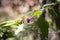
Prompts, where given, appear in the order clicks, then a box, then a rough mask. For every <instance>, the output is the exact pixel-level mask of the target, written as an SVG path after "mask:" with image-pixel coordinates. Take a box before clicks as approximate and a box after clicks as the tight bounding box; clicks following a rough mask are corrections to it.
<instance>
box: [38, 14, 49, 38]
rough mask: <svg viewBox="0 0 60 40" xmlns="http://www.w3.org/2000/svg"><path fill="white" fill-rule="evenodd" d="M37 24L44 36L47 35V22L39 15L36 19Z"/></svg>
mask: <svg viewBox="0 0 60 40" xmlns="http://www.w3.org/2000/svg"><path fill="white" fill-rule="evenodd" d="M37 26H39V28H40V31H41V32H42V34H43V36H44V37H48V28H49V24H48V22H47V21H46V20H45V19H44V17H43V16H42V15H41V16H40V17H39V18H38V20H37Z"/></svg>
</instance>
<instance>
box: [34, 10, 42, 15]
mask: <svg viewBox="0 0 60 40" xmlns="http://www.w3.org/2000/svg"><path fill="white" fill-rule="evenodd" d="M41 14H42V13H41V11H40V10H35V11H34V12H33V16H37V15H41Z"/></svg>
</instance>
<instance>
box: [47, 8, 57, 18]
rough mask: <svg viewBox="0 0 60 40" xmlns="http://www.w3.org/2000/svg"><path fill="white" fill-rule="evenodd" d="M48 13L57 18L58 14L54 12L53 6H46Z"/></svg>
mask: <svg viewBox="0 0 60 40" xmlns="http://www.w3.org/2000/svg"><path fill="white" fill-rule="evenodd" d="M48 11H49V13H50V14H51V15H52V17H54V18H57V17H58V14H57V13H56V12H55V10H54V9H53V8H48Z"/></svg>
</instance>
